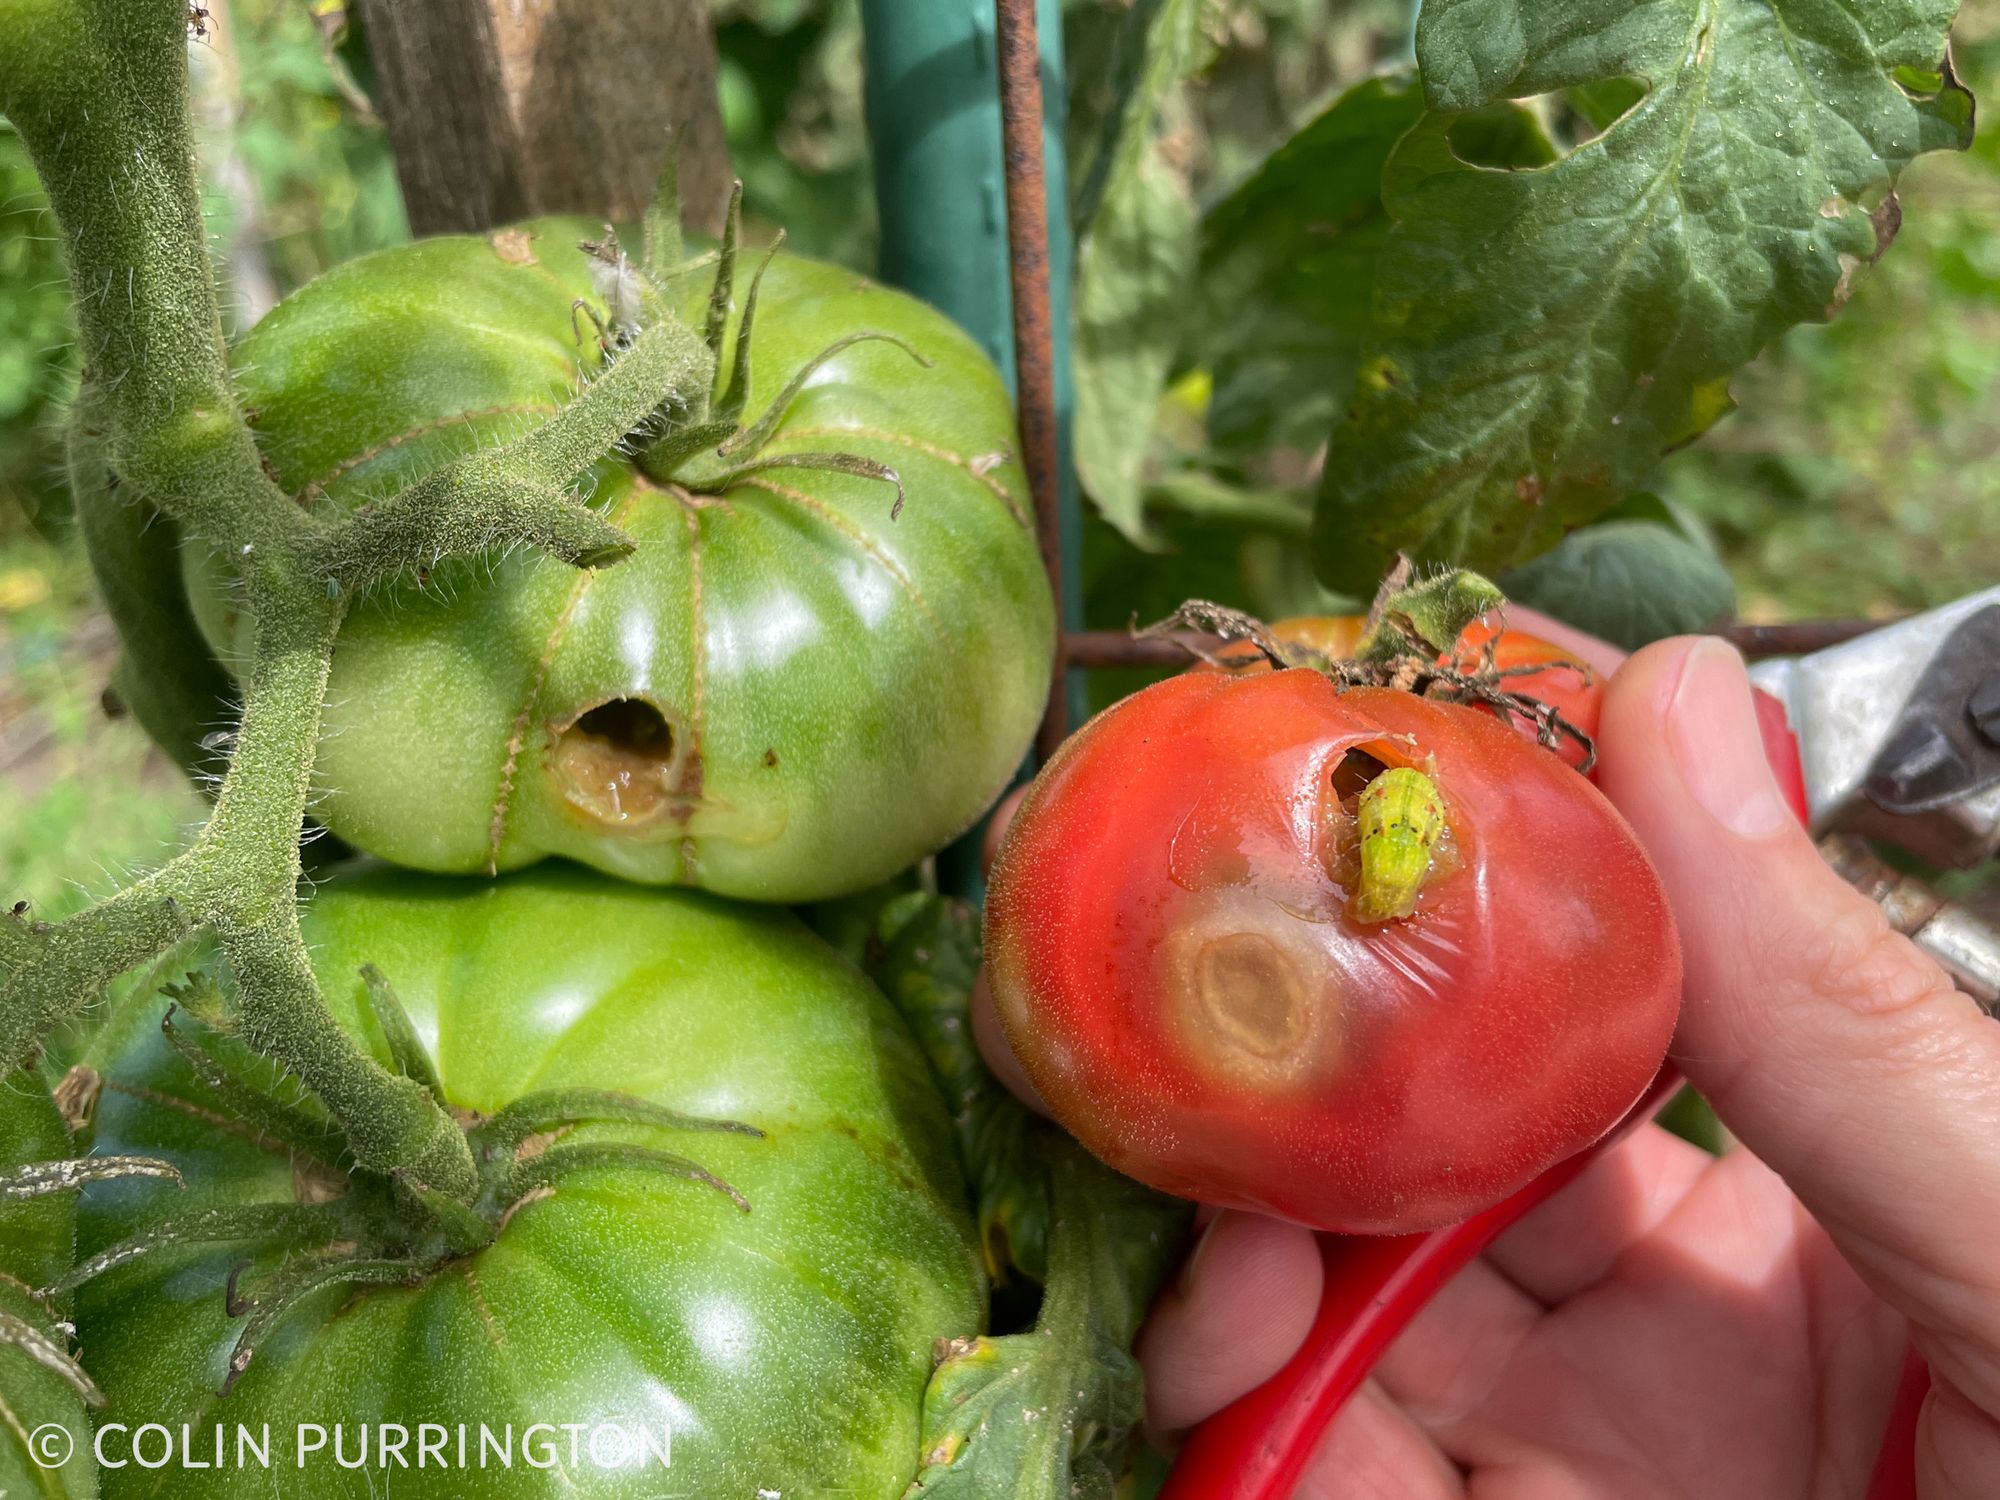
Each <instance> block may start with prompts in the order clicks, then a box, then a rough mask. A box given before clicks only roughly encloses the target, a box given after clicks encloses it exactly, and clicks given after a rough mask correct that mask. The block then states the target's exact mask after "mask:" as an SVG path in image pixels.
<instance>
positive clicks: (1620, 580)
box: [1501, 521, 1736, 651]
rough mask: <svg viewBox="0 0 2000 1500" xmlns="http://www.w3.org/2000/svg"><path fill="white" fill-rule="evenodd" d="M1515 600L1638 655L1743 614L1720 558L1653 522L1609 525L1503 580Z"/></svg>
mask: <svg viewBox="0 0 2000 1500" xmlns="http://www.w3.org/2000/svg"><path fill="white" fill-rule="evenodd" d="M1501 584H1502V586H1503V587H1504V588H1505V590H1506V592H1507V597H1508V598H1510V599H1513V600H1516V601H1518V602H1519V603H1522V604H1526V605H1529V606H1530V607H1532V608H1534V609H1539V610H1542V611H1543V612H1545V613H1547V614H1551V615H1554V616H1555V617H1556V618H1557V619H1559V620H1564V621H1567V622H1568V623H1569V624H1571V625H1574V626H1576V627H1577V629H1579V630H1587V631H1589V632H1590V633H1591V634H1592V635H1595V636H1599V637H1601V638H1602V639H1604V640H1607V641H1610V642H1611V643H1612V644H1614V645H1618V646H1623V647H1624V648H1625V649H1626V650H1627V651H1637V650H1638V649H1639V648H1640V647H1641V646H1644V645H1646V644H1647V643H1648V642H1651V641H1657V640H1663V639H1665V638H1666V637H1667V636H1670V635H1687V634H1690V633H1692V632H1695V631H1701V630H1710V629H1713V628H1714V627H1715V625H1716V624H1717V623H1718V622H1720V621H1723V620H1726V619H1728V618H1729V617H1730V616H1731V615H1733V614H1734V613H1735V612H1736V585H1735V584H1734V583H1732V582H1731V581H1730V578H1729V573H1728V570H1727V569H1725V568H1724V567H1723V566H1722V564H1721V563H1719V562H1717V561H1716V560H1715V557H1714V555H1713V554H1711V553H1709V552H1708V551H1706V550H1704V549H1703V548H1701V547H1699V546H1697V545H1696V544H1695V543H1693V542H1691V541H1689V540H1688V539H1687V538H1686V537H1684V536H1681V535H1680V534H1679V533H1677V532H1673V531H1669V530H1668V529H1667V528H1666V527H1664V526H1655V525H1653V524H1652V523H1651V522H1648V521H1607V522H1604V523H1603V524H1602V525H1598V526H1586V527H1585V528H1584V529H1583V530H1581V531H1573V532H1571V533H1570V534H1569V535H1568V536H1567V537H1565V538H1563V541H1562V545H1561V546H1559V547H1557V548H1556V549H1555V550H1554V551H1553V552H1549V553H1545V554H1544V555H1542V556H1541V557H1538V558H1536V559H1535V560H1534V561H1533V562H1531V563H1528V564H1527V565H1526V566H1524V567H1520V568H1516V569H1515V570H1514V571H1513V572H1511V573H1509V574H1507V575H1506V577H1505V578H1503V579H1502V580H1501Z"/></svg>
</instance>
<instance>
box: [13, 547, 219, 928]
mask: <svg viewBox="0 0 2000 1500" xmlns="http://www.w3.org/2000/svg"><path fill="white" fill-rule="evenodd" d="M90 587H91V586H90V578H89V572H88V569H86V568H85V567H84V565H83V561H82V559H81V558H80V557H78V556H77V555H76V553H75V551H74V550H73V549H71V548H67V547H59V546H57V545H55V544H54V543H52V542H50V541H48V540H47V539H46V538H43V537H40V536H37V535H35V534H33V533H28V532H20V533H16V534H15V535H13V536H8V537H0V893H4V895H5V898H6V901H7V902H8V903H9V904H11V903H13V902H15V901H19V900H23V899H26V900H27V901H29V902H31V903H32V909H33V911H34V913H35V915H36V916H37V917H39V918H42V919H47V920H53V919H55V918H58V917H63V916H67V915H68V914H69V913H70V912H73V911H76V910H79V909H81V908H82V907H84V906H86V905H88V904H89V902H90V901H91V899H93V898H94V897H97V896H102V895H105V894H108V893H109V892H110V891H111V890H113V889H115V888H116V887H117V886H118V885H119V884H121V883H122V882H123V881H125V880H126V879H127V878H129V877H130V876H131V875H132V874H134V873H135V872H140V871H144V870H147V869H150V868H152V867H153V866H155V865H158V864H160V863H162V862H163V861H164V860H166V859H167V858H168V857H169V856H171V855H172V854H173V853H174V852H175V851H177V850H178V849H180V848H181V847H182V846H183V844H184V843H185V841H186V839H187V836H188V835H189V833H191V832H192V830H193V828H194V826H195V825H196V823H197V822H198V821H199V820H200V818H201V816H202V814H203V809H204V803H203V801H202V799H201V797H200V795H199V794H198V793H197V792H196V791H195V790H194V789H193V787H191V786H190V785H189V784H188V783H187V781H185V780H184V779H183V778H182V776H181V774H180V772H179V771H178V770H177V769H176V768H175V767H173V766H172V765H170V764H169V763H168V762H167V760H166V758H165V757H164V756H162V755H161V754H160V753H159V752H158V751H157V750H155V749H154V748H153V746H152V742H151V741H149V740H148V739H147V738H146V735H145V732H144V731H143V730H141V729H140V728H139V726H138V725H137V724H135V723H134V722H132V721H131V720H130V719H111V718H107V717H106V716H105V714H104V711H103V708H102V706H101V701H100V700H101V697H102V694H103V691H104V684H105V682H106V680H107V679H108V678H109V677H110V675H111V668H112V665H113V663H114V661H115V660H116V653H117V643H116V640H115V639H114V637H113V635H112V631H111V622H110V621H109V620H108V619H106V618H105V617H104V615H103V614H102V613H100V612H99V611H98V610H97V609H96V608H95V606H94V603H93V601H92V598H91V593H90Z"/></svg>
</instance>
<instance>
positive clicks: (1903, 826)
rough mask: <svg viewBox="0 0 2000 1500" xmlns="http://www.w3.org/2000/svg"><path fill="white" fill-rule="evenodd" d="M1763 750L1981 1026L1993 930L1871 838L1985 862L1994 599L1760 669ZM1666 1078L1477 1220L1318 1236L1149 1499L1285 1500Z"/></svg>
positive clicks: (1998, 726)
mask: <svg viewBox="0 0 2000 1500" xmlns="http://www.w3.org/2000/svg"><path fill="white" fill-rule="evenodd" d="M1751 678H1752V681H1753V682H1754V683H1755V685H1756V687H1757V689H1758V690H1759V702H1758V712H1759V717H1760V720H1761V721H1762V727H1763V730H1764V741H1765V750H1766V753H1767V755H1768V756H1769V757H1770V759H1771V763H1772V769H1773V770H1774V771H1775V772H1776V773H1777V775H1778V779H1779V782H1780V785H1781V786H1782V787H1783V788H1784V789H1785V791H1786V793H1787V795H1788V797H1789V798H1790V800H1791V801H1792V803H1793V810H1794V811H1795V812H1796V813H1797V814H1798V815H1799V817H1800V818H1801V820H1802V821H1804V822H1805V823H1806V824H1807V826H1808V827H1809V828H1810V829H1811V831H1812V832H1813V834H1814V835H1815V836H1816V837H1817V838H1818V839H1819V840H1820V850H1821V852H1822V854H1824V855H1825V857H1826V858H1827V860H1828V862H1829V863H1830V864H1832V865H1833V867H1834V868H1835V869H1837V870H1838V871H1840V873H1841V874H1842V875H1843V876H1844V877H1846V878H1847V879H1848V880H1849V882H1850V883H1852V884H1854V885H1855V886H1857V887H1858V888H1859V889H1861V890H1862V891H1864V892H1866V893H1867V894H1868V895H1869V896H1871V897H1872V898H1873V899H1874V900H1876V901H1877V902H1878V903H1879V904H1880V905H1881V906H1882V908H1883V910H1884V911H1885V912H1886V913H1887V914H1888V916H1889V918H1890V920H1891V922H1892V923H1893V924H1894V925H1895V926H1896V927H1897V929H1898V930H1899V931H1902V932H1904V933H1905V934H1907V935H1908V936H1909V937H1910V938H1911V939H1912V940H1913V941H1914V942H1916V943H1917V945H1918V946H1919V947H1921V948H1923V949H1924V950H1925V951H1926V952H1928V953H1929V954H1930V955H1931V956H1932V957H1933V958H1935V959H1936V960H1937V961H1938V963H1939V964H1940V965H1941V966H1942V967H1943V968H1944V969H1945V970H1946V972H1947V973H1949V974H1950V975H1951V976H1952V979H1953V981H1954V982H1955V983H1956V984H1957V985H1958V986H1959V988H1960V989H1962V990H1964V991H1965V992H1966V993H1968V994H1969V995H1971V996H1972V997H1973V998H1974V999H1975V1000H1977V1001H1978V1002H1979V1003H1980V1004H1981V1005H1982V1006H1984V1007H1985V1008H1986V1009H1987V1011H1988V1012H1989V1014H2000V932H1996V931H1995V930H1994V929H1993V928H1992V927H1991V926H1989V925H1987V924H1986V923H1985V922H1983V921H1982V920H1981V919H1980V918H1979V917H1977V916H1976V915H1975V914H1974V913H1972V912H1971V911H1969V910H1967V909H1966V908H1964V907H1962V906H1959V905H1957V904H1955V903H1953V902H1951V901H1948V900H1945V899H1944V898H1943V897H1941V896H1939V895H1938V894H1937V893H1936V892H1935V891H1933V890H1931V889H1930V888H1929V887H1928V886H1927V885H1925V884H1924V883H1923V882H1922V881H1921V880H1919V879H1916V878H1915V877H1913V876H1909V875H1906V874H1902V873H1899V872H1898V871H1896V870H1895V869H1894V868H1892V867H1891V866H1890V865H1889V864H1887V863H1886V862H1884V861H1883V860H1882V859H1881V858H1879V857H1878V856H1877V855H1876V854H1875V853H1874V851H1873V849H1872V847H1871V846H1870V844H1869V843H1868V842H1867V841H1868V840H1879V841H1881V842H1884V843H1887V844H1892V845H1895V846H1897V847H1898V848H1901V849H1903V850H1905V851H1906V852H1908V853H1909V854H1911V855H1913V856H1915V857H1916V858H1918V859H1919V860H1922V861H1923V862H1925V863H1927V864H1930V865H1933V866H1937V867H1943V868H1960V869H1969V868H1972V867H1974V866H1977V865H1981V864H1984V863H1986V862H1987V861H1989V860H1992V859H1994V858H1995V857H1996V856H2000V588H1994V589H1989V590H1986V591H1984V592H1982V593H1978V594H1974V595H1970V596H1968V597H1966V598H1964V599H1960V600H1957V601H1956V602H1954V603H1951V604H1948V605H1945V606H1943V607H1942V608H1939V609H1934V610H1932V611H1930V612H1929V613H1927V614H1922V615H1917V616H1914V617H1912V618H1910V619H1906V620H1902V621H1898V622H1896V623H1894V624H1891V625H1885V626H1883V627H1882V628H1880V629H1878V630H1874V631H1871V632H1869V633H1868V634H1866V635H1863V636H1860V637H1857V638H1856V639H1854V640H1852V641H1849V642H1847V643H1845V644H1843V645H1839V646H1835V647H1831V648H1829V649H1827V650H1824V651H1818V652H1814V653H1812V654H1811V655H1808V656H1801V657H1794V658H1786V659H1777V660H1772V661H1768V662H1763V663H1760V664H1759V665H1758V666H1756V667H1755V668H1753V669H1752V671H1751ZM1680 1083H1681V1079H1680V1076H1679V1074H1678V1073H1676V1072H1675V1070H1674V1068H1673V1066H1672V1065H1671V1064H1668V1065H1667V1066H1666V1067H1664V1068H1662V1069H1661V1071H1660V1074H1659V1076H1658V1077H1657V1078H1656V1079H1654V1081H1653V1083H1652V1085H1651V1086H1650V1087H1649V1088H1648V1089H1647V1091H1646V1094H1645V1096H1644V1097H1643V1098H1642V1099H1641V1100H1640V1101H1639V1102H1638V1104H1636V1105H1635V1106H1634V1107H1633V1109H1632V1111H1631V1113H1630V1114H1629V1115H1627V1117H1626V1118H1625V1120H1624V1122H1623V1123H1622V1124H1621V1125H1620V1126H1619V1127H1618V1128H1617V1129H1616V1130H1614V1131H1612V1132H1611V1134H1610V1135H1608V1136H1606V1137H1605V1138H1604V1139H1603V1140H1602V1141H1600V1142H1598V1143H1597V1144H1596V1145H1595V1146H1594V1147H1592V1148H1591V1149H1590V1150H1588V1151H1585V1152H1582V1153H1579V1154H1578V1155H1577V1156H1574V1157H1571V1158H1570V1159H1569V1160H1567V1161H1564V1162H1561V1163H1559V1164H1557V1165H1556V1166H1555V1167H1553V1168H1551V1169H1550V1170H1549V1171H1548V1172H1545V1173H1544V1174H1543V1175H1542V1176H1541V1177H1539V1178H1537V1179H1536V1180H1535V1181H1534V1182H1532V1183H1530V1184H1529V1185H1528V1186H1527V1187H1526V1188H1524V1189H1522V1190H1521V1191H1520V1192H1519V1193H1517V1194H1515V1195H1514V1196H1513V1197H1512V1198H1509V1199H1507V1200H1506V1201H1505V1202H1503V1203H1499V1204H1496V1205H1495V1206H1494V1207H1492V1208H1489V1209H1487V1210H1486V1211H1485V1212H1483V1213H1480V1214H1477V1215H1475V1216H1474V1217H1472V1218H1470V1219H1467V1220H1466V1221H1464V1222H1463V1223H1460V1224H1454V1225H1451V1226H1449V1227H1447V1228H1444V1229H1438V1230H1433V1231H1431V1232H1429V1233H1426V1234H1411V1235H1398V1236H1384V1237H1367V1236H1347V1235H1333V1234H1327V1235H1322V1236H1320V1253H1321V1257H1322V1260H1323V1262H1324V1266H1325V1272H1326V1280H1325V1290H1324V1292H1323V1293H1322V1296H1321V1301H1320V1307H1319V1312H1318V1314H1317V1316H1316V1317H1315V1319H1314V1321H1313V1325H1312V1328H1311V1330H1310V1331H1309V1332H1308V1333H1307V1335H1306V1339H1305V1343H1304V1344H1303V1345H1302V1346H1301V1348H1300V1349H1299V1351H1298V1353H1297V1354H1296V1355H1294V1356H1293V1358H1292V1360H1291V1362H1290V1363H1289V1364H1287V1365H1286V1366H1285V1367H1284V1368H1283V1369H1282V1370H1280V1371H1279V1372H1278V1373H1277V1374H1276V1375H1275V1376H1273V1377H1272V1378H1271V1379H1270V1380H1269V1381H1267V1382H1266V1383H1265V1384H1264V1385H1262V1386H1260V1387H1258V1388H1257V1389H1256V1390H1254V1391H1252V1392H1250V1393H1249V1394H1248V1395H1246V1396H1244V1397H1243V1398H1242V1399H1241V1400H1239V1401H1237V1402H1236V1403H1235V1404H1233V1405H1231V1406H1229V1407H1227V1408H1225V1409H1224V1410H1223V1411H1221V1412H1218V1413H1217V1414H1216V1415H1215V1416H1214V1417H1211V1418H1210V1419H1209V1420H1208V1421H1207V1422H1204V1423H1203V1424H1202V1425H1201V1426H1200V1427H1199V1428H1197V1429H1196V1431H1195V1432H1194V1434H1193V1435H1192V1436H1191V1437H1190V1439H1189V1441H1188V1443H1187V1446H1186V1447H1185V1448H1184V1449H1183V1450H1182V1452H1181V1455H1180V1457H1179V1459H1178V1460H1177V1461H1176V1463H1175V1465H1174V1469H1173V1473H1172V1475H1171V1476H1170V1478H1169V1479H1168V1481H1167V1485H1166V1488H1165V1489H1164V1490H1163V1491H1162V1500H1290V1497H1291V1496H1292V1494H1293V1491H1294V1490H1295V1488H1296V1487H1297V1484H1298V1482H1299V1479H1300V1477H1301V1475H1302V1474H1303V1473H1304V1471H1305V1468H1306V1466H1307V1464H1308V1462H1309V1461H1310V1459H1311V1457H1312V1454H1313V1450H1314V1449H1315V1448H1316V1447H1317V1446H1318V1443H1319V1439H1320V1437H1321V1435H1322V1434H1323V1433H1324V1432H1325V1430H1326V1428H1327V1427H1328V1425H1329V1424H1330V1423H1331V1422H1332V1421H1333V1418H1334V1417H1335V1415H1336V1414H1337V1413H1338V1412H1339V1411H1340V1409H1341V1407H1342V1406H1343V1405H1344V1404H1345V1403H1346V1401H1347V1399H1348V1398H1349V1397H1350V1396H1352V1395H1353V1394H1354V1392H1355V1390H1356V1389H1357V1388H1359V1386H1360V1385H1361V1383H1362V1381H1363V1380H1365V1379H1366V1378H1367V1376H1368V1373H1369V1371H1370V1370H1372V1369H1373V1368H1374V1366H1375V1363H1376V1361H1377V1360H1378V1359H1380V1357H1381V1356H1382V1354H1383V1353H1384V1352H1385V1351H1386V1350H1387V1349H1388V1347H1389V1345H1390V1344H1391V1343H1393V1342H1394V1341H1395V1339H1396V1337H1397V1335H1398V1334H1400V1333H1401V1332H1402V1331H1403V1329H1404V1328H1405V1327H1406V1326H1408V1324H1409V1323H1410V1321H1411V1319H1412V1318H1414V1317H1415V1316H1416V1314H1417V1312H1418V1311H1419V1310H1421V1309H1422V1308H1423V1307H1424V1305H1425V1304H1426V1303H1428V1302H1429V1301H1430V1300H1431V1298H1432V1297H1434V1296H1435V1295H1436V1294H1437V1293H1438V1292H1439V1291H1440V1290H1441V1289H1442V1288H1443V1287H1444V1285H1445V1283H1446V1282H1448V1281H1450V1280H1451V1278H1452V1277H1453V1276H1455V1275H1456V1274H1457V1273H1458V1272H1459V1271H1460V1270H1461V1269H1463V1268H1464V1267H1465V1266H1466V1265H1467V1264H1469V1263H1470V1262H1471V1261H1472V1260H1473V1259H1474V1258H1476V1257H1477V1256H1478V1255H1479V1254H1480V1253H1481V1252H1483V1251H1484V1250H1485V1249H1486V1247H1487V1246H1488V1245H1490V1244H1491V1243H1492V1242H1493V1241H1494V1240H1495V1239H1496V1238H1497V1237H1498V1236H1499V1235H1500V1234H1501V1233H1502V1232H1503V1231H1505V1230H1506V1229H1507V1228H1508V1227H1509V1226H1511V1225H1512V1224H1514V1223H1515V1222H1516V1221H1517V1220H1519V1219H1520V1218H1521V1217H1523V1216H1524V1215H1525V1214H1527V1213H1528V1212H1529V1210H1531V1209H1533V1208H1534V1207H1535V1206H1536V1205H1538V1204H1540V1203H1541V1202H1543V1201H1544V1200H1546V1199H1547V1198H1549V1197H1550V1196H1551V1195H1553V1194H1554V1193H1556V1192H1557V1191H1559V1190H1560V1189H1561V1188H1563V1187H1564V1186H1566V1185H1567V1184H1568V1183H1570V1182H1571V1181H1573V1180H1574V1179H1575V1178H1576V1177H1577V1176H1578V1175H1579V1174H1581V1173H1582V1171H1583V1170H1584V1169H1585V1168H1586V1167H1587V1166H1588V1165H1589V1164H1590V1162H1591V1160H1593V1159H1594V1158H1595V1157H1596V1156H1597V1155H1598V1154H1599V1153H1601V1152H1603V1151H1604V1150H1606V1149H1608V1148H1609V1147H1610V1146H1612V1145H1614V1144H1616V1142H1617V1141H1618V1140H1619V1139H1621V1138H1622V1137H1623V1136H1624V1135H1625V1134H1626V1133H1627V1132H1629V1131H1630V1130H1632V1129H1634V1128H1636V1127H1637V1126H1639V1125H1642V1124H1644V1123H1645V1122H1647V1121H1649V1120H1650V1119H1651V1118H1652V1117H1653V1115H1654V1114H1655V1113H1657V1112H1658V1110H1659V1109H1660V1108H1661V1106H1663V1105H1664V1104H1665V1103H1666V1102H1667V1101H1668V1100H1669V1099H1670V1098H1672V1097H1673V1095H1674V1093H1675V1091H1676V1090H1677V1089H1678V1088H1679V1087H1680ZM1928 1386H1929V1373H1928V1371H1927V1370H1926V1369H1925V1367H1924V1364H1923V1361H1922V1360H1921V1359H1920V1358H1919V1357H1918V1356H1917V1355H1916V1354H1915V1353H1914V1352H1911V1353H1910V1354H1909V1356H1908V1358H1907V1360H1906V1363H1905V1368H1904V1371H1903V1377H1902V1380H1901V1383H1900V1386H1899V1388H1898V1390H1897V1393H1896V1398H1895V1403H1894V1407H1893V1409H1892V1411H1891V1413H1890V1419H1889V1424H1888V1428H1887V1431H1886V1432H1885V1435H1884V1438H1883V1442H1882V1447H1881V1450H1880V1456H1879V1457H1878V1459H1877V1461H1876V1467H1875V1472H1874V1477H1873V1479H1872V1480H1871V1482H1870V1486H1869V1490H1868V1495H1869V1500H1909V1497H1911V1496H1912V1495H1913V1494H1914V1493H1915V1490H1914V1485H1915V1480H1914V1477H1913V1476H1914V1454H1915V1442H1916V1437H1915V1434H1916V1420H1917V1413H1918V1410H1919V1409H1920V1407H1921V1406H1922V1403H1923V1397H1924V1394H1925V1391H1926V1390H1927V1389H1928Z"/></svg>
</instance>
